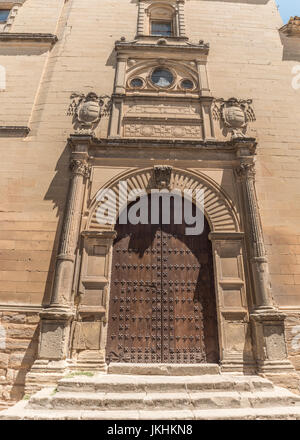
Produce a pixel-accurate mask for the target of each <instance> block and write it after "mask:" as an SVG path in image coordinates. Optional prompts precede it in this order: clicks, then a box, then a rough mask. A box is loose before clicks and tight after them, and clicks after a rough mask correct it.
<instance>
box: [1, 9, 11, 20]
mask: <svg viewBox="0 0 300 440" xmlns="http://www.w3.org/2000/svg"><path fill="white" fill-rule="evenodd" d="M9 14H10V9H0V23H6V21H7V19H8V17H9Z"/></svg>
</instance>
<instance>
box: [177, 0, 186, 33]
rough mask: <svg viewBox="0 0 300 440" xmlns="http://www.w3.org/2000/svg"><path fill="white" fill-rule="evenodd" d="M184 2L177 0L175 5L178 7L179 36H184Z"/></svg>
mask: <svg viewBox="0 0 300 440" xmlns="http://www.w3.org/2000/svg"><path fill="white" fill-rule="evenodd" d="M184 4H185V0H177V7H178V31H179V36H180V37H186V31H185V15H184Z"/></svg>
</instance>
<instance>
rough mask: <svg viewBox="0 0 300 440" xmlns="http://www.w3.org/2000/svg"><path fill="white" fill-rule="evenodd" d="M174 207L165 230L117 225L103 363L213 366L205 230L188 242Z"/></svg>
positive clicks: (213, 318) (213, 317) (213, 316)
mask: <svg viewBox="0 0 300 440" xmlns="http://www.w3.org/2000/svg"><path fill="white" fill-rule="evenodd" d="M173 203H174V201H173ZM173 203H171V206H170V207H171V222H170V224H164V222H163V221H162V216H161V215H160V218H159V224H151V223H150V222H149V224H144V225H143V224H138V225H131V224H128V225H122V224H119V223H117V225H116V231H117V238H116V239H115V241H114V244H113V260H112V278H111V294H110V305H109V320H108V335H107V347H106V360H107V363H109V362H135V363H136V362H141V363H148V362H151V363H155V362H157V363H160V362H164V363H203V362H207V363H214V362H218V361H219V347H218V330H217V329H218V325H217V311H216V296H215V288H214V276H213V258H212V246H211V242H210V240H209V238H208V234H209V231H210V230H209V225H208V223H207V221H206V220H205V222H204V231H203V232H202V234H201V235H186V225H185V223H184V219H183V221H182V224H174V209H173ZM148 207H149V209H148V211H149V217H150V212H151V201H150V197H148ZM182 218H183V216H182Z"/></svg>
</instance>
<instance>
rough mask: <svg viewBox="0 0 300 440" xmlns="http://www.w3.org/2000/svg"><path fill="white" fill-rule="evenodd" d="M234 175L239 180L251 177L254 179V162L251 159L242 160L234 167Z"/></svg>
mask: <svg viewBox="0 0 300 440" xmlns="http://www.w3.org/2000/svg"><path fill="white" fill-rule="evenodd" d="M234 171H235V175H236V177H237V178H238V179H240V180H246V179H249V180H250V179H252V180H255V174H256V170H255V162H254V161H253V160H251V161H247V160H242V161H241V162H240V164H239V165H238V166H237V167H236V168H235V170H234Z"/></svg>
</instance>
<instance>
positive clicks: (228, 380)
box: [0, 364, 300, 420]
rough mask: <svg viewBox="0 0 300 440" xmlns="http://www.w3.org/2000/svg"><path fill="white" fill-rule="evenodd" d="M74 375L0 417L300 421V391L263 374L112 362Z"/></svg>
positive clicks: (197, 367) (195, 367)
mask: <svg viewBox="0 0 300 440" xmlns="http://www.w3.org/2000/svg"><path fill="white" fill-rule="evenodd" d="M74 374H78V375H77V376H72V377H65V378H63V379H61V380H60V381H59V383H58V386H57V388H56V389H55V388H44V389H43V390H41V391H39V392H38V393H36V394H35V395H33V396H32V397H31V398H30V400H22V401H20V402H19V403H17V404H16V405H15V406H13V407H11V408H9V409H7V410H6V411H2V412H0V419H1V420H7V419H9V420H24V419H25V420H61V419H64V420H65V419H68V420H78V419H84V420H229V419H233V420H238V419H240V420H247V419H298V420H300V396H298V395H295V394H293V393H291V392H289V391H287V390H286V389H284V388H279V387H275V386H274V385H273V383H272V382H270V381H269V380H267V379H263V378H261V377H259V376H242V375H229V374H220V373H219V367H218V366H217V365H210V366H208V365H206V366H205V365H203V366H197V365H196V366H195V365H181V366H180V365H177V366H176V365H167V364H165V365H135V364H112V365H111V366H110V367H109V370H108V374H103V373H102V374H97V375H95V376H93V377H89V376H88V375H87V374H88V373H81V374H79V373H74Z"/></svg>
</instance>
